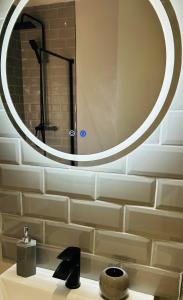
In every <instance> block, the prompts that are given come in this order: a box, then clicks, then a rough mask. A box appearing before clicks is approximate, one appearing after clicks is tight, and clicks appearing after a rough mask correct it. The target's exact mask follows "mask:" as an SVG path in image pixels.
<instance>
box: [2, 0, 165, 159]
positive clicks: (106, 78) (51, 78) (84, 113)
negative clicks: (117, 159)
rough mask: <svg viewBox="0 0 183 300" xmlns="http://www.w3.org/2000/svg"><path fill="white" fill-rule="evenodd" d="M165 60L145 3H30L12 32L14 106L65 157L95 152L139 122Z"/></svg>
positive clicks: (119, 0)
mask: <svg viewBox="0 0 183 300" xmlns="http://www.w3.org/2000/svg"><path fill="white" fill-rule="evenodd" d="M165 63H166V49H165V42H164V36H163V32H162V28H161V25H160V22H159V19H158V17H157V15H156V12H155V11H154V9H153V8H152V6H151V4H150V3H149V1H148V0H136V1H134V0H100V1H98V0H79V1H77V0H76V1H65V0H57V1H49V0H32V1H29V2H28V5H27V6H26V7H25V8H24V10H23V11H22V13H21V15H20V16H19V19H18V20H17V23H16V24H15V27H14V30H13V32H12V36H11V40H10V44H9V50H8V59H7V75H8V84H9V89H10V94H11V97H12V100H13V103H14V105H15V108H16V110H17V112H18V114H19V116H20V117H21V119H22V120H23V121H24V123H25V125H26V126H27V127H28V128H29V130H30V131H31V132H32V133H33V134H34V135H35V136H36V137H37V138H39V139H40V140H41V141H43V142H44V143H46V144H47V145H49V146H51V147H53V148H55V149H57V150H60V151H62V152H66V153H72V154H92V153H97V152H101V151H104V150H107V149H109V148H112V147H114V146H116V145H118V144H119V143H121V142H123V141H124V140H126V139H127V138H128V137H129V136H130V135H132V134H133V133H134V132H135V131H136V130H137V129H138V128H139V126H141V125H142V123H143V122H144V121H145V120H146V118H147V117H148V115H149V114H150V112H151V110H152V108H153V107H154V105H155V103H156V101H157V98H158V95H159V93H160V90H161V86H162V82H163V78H164V72H165ZM40 151H41V150H40ZM44 154H45V153H44Z"/></svg>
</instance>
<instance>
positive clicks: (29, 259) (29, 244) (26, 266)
mask: <svg viewBox="0 0 183 300" xmlns="http://www.w3.org/2000/svg"><path fill="white" fill-rule="evenodd" d="M35 274H36V241H35V240H33V239H31V238H30V236H29V228H28V226H25V227H24V236H23V238H22V240H21V241H19V242H18V243H17V275H19V276H22V277H29V276H32V275H35Z"/></svg>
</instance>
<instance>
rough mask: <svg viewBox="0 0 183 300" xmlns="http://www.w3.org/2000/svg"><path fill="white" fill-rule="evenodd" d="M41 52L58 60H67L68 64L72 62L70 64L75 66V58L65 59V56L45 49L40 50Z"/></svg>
mask: <svg viewBox="0 0 183 300" xmlns="http://www.w3.org/2000/svg"><path fill="white" fill-rule="evenodd" d="M40 51H43V52H45V53H47V54H50V55H52V56H55V57H58V58H60V59H63V60H65V61H67V62H70V63H72V64H74V59H73V58H68V57H65V56H63V55H60V54H57V53H55V52H52V51H49V50H47V49H44V48H43V47H42V48H41V49H40Z"/></svg>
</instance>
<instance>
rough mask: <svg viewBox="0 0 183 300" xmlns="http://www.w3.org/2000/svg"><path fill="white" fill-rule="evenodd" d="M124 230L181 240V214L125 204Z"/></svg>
mask: <svg viewBox="0 0 183 300" xmlns="http://www.w3.org/2000/svg"><path fill="white" fill-rule="evenodd" d="M125 231H126V232H128V233H132V234H136V235H141V236H145V237H149V238H152V239H160V240H172V241H178V242H183V234H182V233H183V215H182V214H181V213H178V212H168V211H161V210H157V209H156V210H155V209H151V208H142V207H134V206H127V207H126V218H125Z"/></svg>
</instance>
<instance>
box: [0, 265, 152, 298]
mask: <svg viewBox="0 0 183 300" xmlns="http://www.w3.org/2000/svg"><path fill="white" fill-rule="evenodd" d="M52 274H53V272H52V271H50V270H46V269H41V268H37V273H36V275H34V276H31V277H28V278H23V277H20V276H17V275H16V265H13V266H12V267H11V268H9V269H8V270H6V271H5V272H4V273H2V274H1V275H0V300H102V299H103V298H102V297H101V296H100V292H99V285H98V282H97V281H93V280H90V279H86V278H81V287H80V288H79V289H75V290H69V289H67V288H66V287H65V282H64V281H62V280H59V279H55V278H52ZM153 299H154V297H153V296H149V295H146V294H142V293H138V292H134V291H131V290H130V291H129V298H128V300H153Z"/></svg>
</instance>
